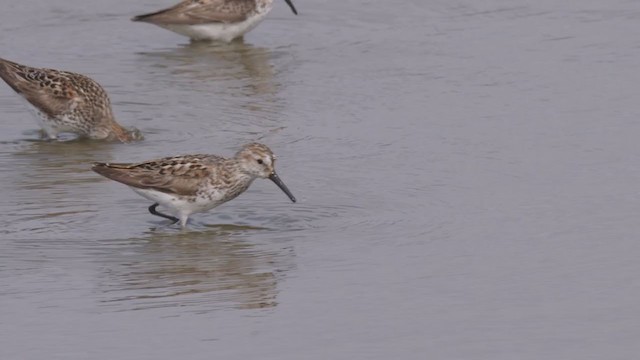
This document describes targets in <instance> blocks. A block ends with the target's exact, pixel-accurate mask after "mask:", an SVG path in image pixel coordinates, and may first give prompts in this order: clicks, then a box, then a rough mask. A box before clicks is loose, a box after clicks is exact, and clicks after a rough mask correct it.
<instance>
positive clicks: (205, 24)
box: [131, 0, 298, 42]
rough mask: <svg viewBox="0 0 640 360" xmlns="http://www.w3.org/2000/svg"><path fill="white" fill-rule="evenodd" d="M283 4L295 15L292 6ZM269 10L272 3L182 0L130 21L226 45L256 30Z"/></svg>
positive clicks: (235, 0)
mask: <svg viewBox="0 0 640 360" xmlns="http://www.w3.org/2000/svg"><path fill="white" fill-rule="evenodd" d="M285 1H286V3H287V4H288V5H289V7H290V8H291V11H293V13H294V14H296V15H297V14H298V11H297V10H296V8H295V7H294V6H293V3H291V1H290V0H285ZM272 7H273V0H184V1H182V2H180V3H178V4H176V5H175V6H172V7H170V8H167V9H163V10H160V11H156V12H152V13H149V14H144V15H138V16H135V17H133V18H132V19H131V20H133V21H142V22H147V23H151V24H154V25H157V26H160V27H163V28H165V29H168V30H171V31H174V32H176V33H178V34H181V35H185V36H188V37H190V38H192V39H195V40H222V41H226V42H229V41H231V40H233V39H235V38H238V37H242V36H243V35H244V34H245V33H247V32H249V31H250V30H251V29H253V28H254V27H255V26H257V25H258V23H260V21H262V20H263V19H264V17H265V16H266V15H267V13H269V11H271V8H272Z"/></svg>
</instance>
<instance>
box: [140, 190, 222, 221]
mask: <svg viewBox="0 0 640 360" xmlns="http://www.w3.org/2000/svg"><path fill="white" fill-rule="evenodd" d="M131 189H132V190H133V191H135V192H136V193H137V194H138V195H140V196H142V197H144V198H146V199H149V200H151V201H153V202H156V203H158V204H160V205H162V206H163V207H165V208H167V209H169V211H170V212H172V213H173V215H177V216H181V215H186V216H188V215H191V214H195V213H200V212H205V211H208V210H211V209H213V208H214V207H216V206H218V205H220V204H221V201H219V200H218V198H220V197H221V196H216V197H214V198H213V199H205V198H202V197H195V198H190V197H182V196H176V195H172V194H167V193H163V192H161V191H156V190H149V189H138V188H134V187H131ZM191 199H193V201H190V200H191Z"/></svg>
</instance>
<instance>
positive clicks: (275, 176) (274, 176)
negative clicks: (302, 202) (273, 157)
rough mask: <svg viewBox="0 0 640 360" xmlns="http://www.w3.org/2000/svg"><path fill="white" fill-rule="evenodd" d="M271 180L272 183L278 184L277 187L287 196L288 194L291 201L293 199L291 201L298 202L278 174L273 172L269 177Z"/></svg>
mask: <svg viewBox="0 0 640 360" xmlns="http://www.w3.org/2000/svg"><path fill="white" fill-rule="evenodd" d="M269 179H270V180H271V181H273V182H274V183H276V185H278V187H279V188H280V189H281V190H282V191H284V193H285V194H287V196H288V197H289V199H291V201H293V202H296V197H295V196H293V194H292V193H291V191H289V188H288V187H287V185H285V184H284V183H283V182H282V180H280V177H279V176H278V174H276V172H275V171H274V172H272V173H271V175H269Z"/></svg>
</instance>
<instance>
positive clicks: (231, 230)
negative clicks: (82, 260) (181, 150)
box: [96, 225, 295, 312]
mask: <svg viewBox="0 0 640 360" xmlns="http://www.w3.org/2000/svg"><path fill="white" fill-rule="evenodd" d="M208 227H209V228H210V229H209V230H206V231H166V232H157V231H150V232H148V233H147V236H143V237H139V238H133V239H127V240H126V244H123V243H119V244H118V246H117V247H112V246H110V247H108V248H107V249H102V250H101V252H100V254H96V258H97V259H98V260H97V261H98V262H99V263H100V267H101V274H100V275H99V278H100V280H99V281H98V285H97V286H98V291H99V292H100V295H99V297H101V298H102V300H101V303H102V304H103V305H104V306H106V307H109V308H111V309H112V310H113V311H129V310H142V309H154V308H163V307H175V306H181V307H192V309H193V311H194V312H209V311H215V310H218V309H224V308H234V309H255V308H269V307H275V306H277V299H276V297H277V293H278V291H277V283H278V281H279V280H280V279H281V278H282V276H284V273H285V272H286V271H288V270H290V269H292V268H293V267H294V263H293V258H294V256H295V254H294V250H293V248H292V247H291V246H290V245H287V244H280V245H274V244H273V243H265V244H256V243H253V242H250V241H249V239H250V236H249V235H250V234H251V233H255V232H256V231H259V230H260V229H259V228H254V227H249V226H234V225H217V226H208Z"/></svg>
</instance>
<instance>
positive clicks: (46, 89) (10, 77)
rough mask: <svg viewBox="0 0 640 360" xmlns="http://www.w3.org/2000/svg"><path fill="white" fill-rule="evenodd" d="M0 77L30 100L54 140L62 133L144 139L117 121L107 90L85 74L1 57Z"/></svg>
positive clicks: (107, 137) (90, 136)
mask: <svg viewBox="0 0 640 360" xmlns="http://www.w3.org/2000/svg"><path fill="white" fill-rule="evenodd" d="M0 78H2V80H4V81H5V82H6V83H7V85H9V86H10V87H11V88H12V89H13V90H14V91H15V92H16V93H18V94H20V95H22V96H23V97H24V98H25V99H26V100H27V102H28V104H29V105H30V108H32V109H33V110H34V111H35V113H36V115H37V117H38V120H39V121H40V125H41V127H42V129H43V130H44V132H45V133H46V135H47V136H48V137H49V138H50V139H57V137H58V134H59V133H61V132H70V133H75V134H77V135H79V136H81V137H87V138H90V139H99V140H119V141H122V142H129V141H133V140H139V139H141V135H140V132H139V131H138V130H136V129H132V130H128V129H125V128H124V127H122V126H121V125H120V124H118V123H117V122H116V120H115V119H114V118H113V113H112V111H111V102H110V101H109V97H108V96H107V93H106V92H105V91H104V89H103V88H102V86H100V84H98V83H97V82H95V81H94V80H92V79H90V78H88V77H86V76H84V75H80V74H76V73H72V72H66V71H59V70H53V69H39V68H33V67H29V66H25V65H21V64H17V63H14V62H11V61H8V60H4V59H0Z"/></svg>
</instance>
